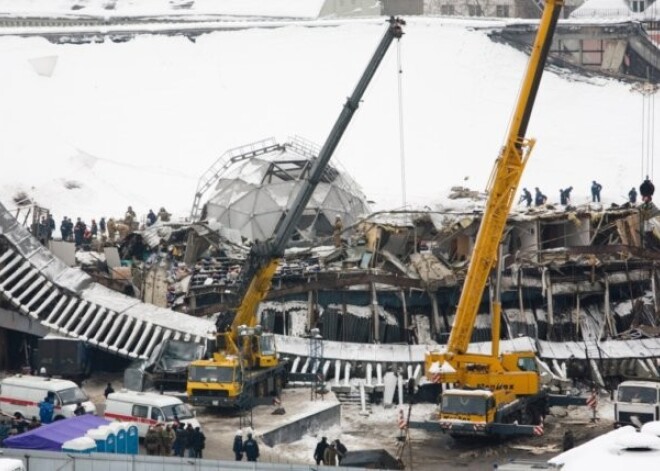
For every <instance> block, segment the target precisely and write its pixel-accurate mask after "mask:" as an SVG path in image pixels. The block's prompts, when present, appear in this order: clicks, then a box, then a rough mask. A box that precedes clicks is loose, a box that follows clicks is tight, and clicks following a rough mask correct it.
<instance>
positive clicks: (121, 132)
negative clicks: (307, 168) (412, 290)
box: [0, 18, 657, 222]
mask: <svg viewBox="0 0 660 471" xmlns="http://www.w3.org/2000/svg"><path fill="white" fill-rule="evenodd" d="M335 24H336V23H335ZM487 24H488V23H486V22H474V21H473V22H470V21H467V20H465V21H463V20H456V19H453V20H443V19H432V18H431V19H427V18H415V19H411V20H409V21H408V26H407V27H406V30H405V31H406V34H405V36H404V37H403V39H402V41H401V50H400V53H401V59H402V64H403V77H402V80H403V117H404V123H405V125H404V129H405V141H404V142H405V159H404V160H405V177H406V188H407V202H408V203H409V204H414V205H419V206H423V205H429V206H433V205H434V203H436V202H438V201H442V200H443V199H444V198H445V197H446V195H447V190H448V188H449V187H451V186H453V185H457V184H463V185H467V186H470V187H472V188H473V189H483V188H484V187H485V186H486V182H487V178H488V176H489V174H490V171H491V168H492V165H493V162H494V159H495V158H496V156H497V154H498V151H499V149H500V147H501V145H502V142H503V139H504V136H505V131H506V129H507V125H508V121H509V118H510V115H511V112H512V109H513V107H514V102H515V99H516V95H517V91H518V87H519V84H520V82H521V79H522V75H523V71H524V68H525V65H526V62H527V56H526V55H525V54H523V53H521V52H519V51H517V50H514V49H512V48H510V47H508V46H506V45H502V44H496V43H494V42H492V41H491V40H490V39H489V38H488V37H487V30H484V29H479V28H477V27H478V26H480V27H483V26H487ZM384 29H385V24H384V20H364V21H345V22H342V23H339V26H333V27H327V28H308V27H305V26H304V23H301V24H300V25H291V26H286V27H282V28H274V29H245V30H240V31H228V32H218V33H213V34H207V35H204V36H201V37H200V38H198V39H197V41H196V42H191V41H189V40H188V39H186V38H185V37H158V36H142V37H138V38H137V39H135V40H133V41H129V42H127V43H121V44H115V43H112V42H109V41H107V42H105V43H102V44H86V45H53V44H50V43H48V42H47V41H46V40H44V39H41V38H27V39H22V38H16V37H3V38H1V39H0V60H1V61H2V65H3V67H2V68H1V71H0V88H1V91H0V97H1V101H2V103H3V112H2V113H0V129H2V139H1V140H0V156H2V162H3V164H4V168H3V172H1V173H0V185H1V186H0V201H2V202H3V203H4V204H5V205H6V206H8V207H12V206H13V201H12V198H13V197H14V196H15V195H16V194H17V193H18V192H20V191H24V192H26V193H28V194H29V195H30V196H32V197H34V198H35V199H36V201H37V202H39V203H41V204H42V205H45V206H47V207H50V208H51V209H52V211H53V212H54V214H55V218H56V220H57V221H58V222H59V219H61V217H62V216H64V215H66V216H69V217H76V216H82V217H84V218H86V219H88V220H89V218H92V217H97V218H98V217H100V216H101V215H106V216H120V215H123V213H124V211H125V209H126V206H127V205H129V204H132V205H133V207H134V209H135V210H136V211H137V212H138V214H140V215H144V214H146V212H147V211H148V210H149V209H154V210H155V211H157V210H158V208H159V207H160V206H165V207H166V208H167V209H168V210H169V211H171V212H174V213H175V215H180V216H185V215H187V214H188V212H189V209H190V207H191V205H192V200H193V196H194V190H195V187H196V183H197V179H198V178H199V176H200V175H201V173H202V172H203V171H204V170H205V169H206V168H208V167H209V166H210V165H211V164H212V163H213V162H214V161H215V159H217V158H218V156H220V155H221V154H222V153H223V152H225V151H226V150H227V149H229V148H232V147H235V146H239V145H244V144H248V143H251V142H253V141H256V140H260V139H262V138H265V137H269V136H275V137H277V138H278V139H281V140H283V139H285V138H286V137H287V136H290V135H300V136H303V137H306V138H308V139H311V140H313V141H315V142H317V143H319V144H321V143H323V141H324V140H325V138H326V137H327V134H328V133H329V130H330V128H331V127H332V125H333V123H334V121H335V119H336V118H337V116H338V114H339V112H340V110H341V106H342V105H343V103H344V101H345V97H346V96H348V94H350V92H351V91H352V89H353V87H354V85H355V83H356V81H357V79H358V78H359V76H360V75H361V73H362V72H363V69H364V67H365V66H366V64H367V61H368V60H369V58H370V57H371V54H372V52H373V50H374V48H375V46H376V44H377V43H378V41H379V40H380V38H381V36H382V34H383V32H384ZM39 58H42V59H43V58H51V59H50V61H51V62H52V61H53V58H56V59H55V65H54V69H53V71H52V74H50V75H48V74H47V75H40V74H39V73H37V70H41V69H39V67H38V66H37V65H35V64H37V63H38V62H39V61H37V62H35V59H39ZM41 62H42V63H43V62H44V61H43V60H42V61H41ZM45 62H49V60H45ZM42 73H43V71H42ZM643 116H644V113H643V100H642V97H641V96H640V95H639V94H636V93H632V92H631V88H630V86H629V85H626V84H623V83H619V82H616V81H613V80H605V79H589V80H585V79H581V78H578V77H575V76H572V75H570V74H562V75H561V76H560V75H557V74H556V73H554V72H546V73H545V76H544V78H543V81H542V83H541V89H540V92H539V95H538V99H537V104H536V107H535V109H534V112H533V115H532V119H531V123H530V127H529V131H528V135H529V136H532V137H536V138H537V139H538V143H537V145H536V148H535V150H534V154H533V156H532V158H531V160H530V163H529V165H528V167H527V170H526V172H525V174H524V176H523V181H522V184H523V185H524V186H527V187H529V188H530V189H532V188H534V187H535V186H539V187H540V188H541V190H542V191H544V192H545V193H546V194H547V195H548V196H549V197H550V201H554V200H558V198H559V189H560V188H562V187H567V186H569V185H571V186H573V187H574V188H575V190H574V191H573V195H572V196H573V201H574V202H575V203H580V202H584V201H586V200H587V199H588V194H589V187H590V185H591V181H592V180H593V179H596V180H598V181H599V182H601V183H602V184H603V187H604V189H603V199H604V201H605V202H609V201H616V202H623V201H625V195H626V194H627V193H628V190H629V189H630V188H631V187H632V186H633V185H635V186H637V185H639V183H640V182H641V177H642V174H643V173H644V171H645V170H644V169H643V168H642V161H643V160H644V159H643V157H645V156H646V154H647V153H646V152H645V151H644V149H647V148H649V147H648V143H649V142H652V141H653V139H654V138H655V136H656V135H657V130H656V129H655V127H653V133H652V136H648V134H647V135H646V136H644V137H643V134H642V126H643V124H644V122H643ZM398 117H399V110H398V93H397V50H396V45H394V46H393V47H392V48H391V50H390V51H389V53H388V55H387V57H386V58H385V60H384V62H383V64H382V65H381V67H380V69H379V72H378V73H377V75H376V77H375V79H374V81H373V83H372V84H371V86H370V87H369V89H368V90H367V93H366V95H365V97H364V101H363V104H362V106H361V108H360V109H359V110H358V111H357V113H356V115H355V118H354V119H353V122H352V123H351V125H350V127H349V129H348V131H347V132H346V134H345V136H344V139H343V140H342V142H341V143H340V145H339V147H338V149H337V152H336V154H335V156H334V157H333V162H334V163H340V164H341V165H342V166H343V167H345V168H346V169H347V170H348V171H349V172H350V173H351V174H352V175H353V176H354V178H355V179H356V180H357V182H358V183H360V184H361V185H362V187H363V189H364V191H365V193H366V194H367V196H368V197H369V198H370V199H372V200H374V201H375V202H376V208H377V209H382V208H397V207H400V206H401V205H402V200H403V198H402V192H401V160H402V159H401V153H400V151H399V148H400V146H399V119H398Z"/></svg>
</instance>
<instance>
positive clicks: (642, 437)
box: [549, 426, 660, 471]
mask: <svg viewBox="0 0 660 471" xmlns="http://www.w3.org/2000/svg"><path fill="white" fill-rule="evenodd" d="M635 448H637V450H638V451H632V450H631V449H635ZM643 449H647V451H641V450H643ZM659 460H660V438H658V437H656V436H654V435H652V434H650V433H647V432H637V431H636V430H635V428H634V427H632V426H626V427H621V428H619V429H616V430H613V431H611V432H608V433H606V434H604V435H601V436H600V437H597V438H594V439H593V440H591V441H588V442H587V443H584V444H582V445H580V446H578V447H576V448H573V449H571V450H568V451H565V452H564V453H561V454H560V455H558V456H556V457H554V458H552V459H551V460H549V463H552V464H557V465H563V467H562V468H561V469H562V471H577V470H580V471H583V470H585V469H594V470H598V471H615V470H616V471H620V470H621V469H633V468H635V469H637V470H639V471H646V470H649V471H650V470H652V469H657V465H658V462H659Z"/></svg>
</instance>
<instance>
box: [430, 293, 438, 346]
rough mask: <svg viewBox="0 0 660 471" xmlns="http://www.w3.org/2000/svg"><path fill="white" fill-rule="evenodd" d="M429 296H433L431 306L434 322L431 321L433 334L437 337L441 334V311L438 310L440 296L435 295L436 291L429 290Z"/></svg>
mask: <svg viewBox="0 0 660 471" xmlns="http://www.w3.org/2000/svg"><path fill="white" fill-rule="evenodd" d="M429 296H430V297H431V308H432V309H433V322H432V323H431V330H432V331H433V332H432V333H433V335H435V336H436V338H437V337H438V336H439V335H440V330H441V329H440V313H439V311H438V298H437V297H436V295H435V291H429Z"/></svg>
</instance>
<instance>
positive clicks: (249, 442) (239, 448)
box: [232, 430, 259, 461]
mask: <svg viewBox="0 0 660 471" xmlns="http://www.w3.org/2000/svg"><path fill="white" fill-rule="evenodd" d="M232 451H233V452H234V457H235V458H236V461H242V460H243V455H245V458H246V459H247V460H248V461H257V460H258V459H259V444H258V443H257V441H256V440H255V439H254V438H252V433H250V432H248V434H247V439H246V440H245V441H243V432H242V431H241V430H239V431H238V432H236V435H235V436H234V444H233V446H232Z"/></svg>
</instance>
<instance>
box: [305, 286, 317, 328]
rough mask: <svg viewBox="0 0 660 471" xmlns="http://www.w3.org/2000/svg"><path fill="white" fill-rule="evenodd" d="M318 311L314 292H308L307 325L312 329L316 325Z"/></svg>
mask: <svg viewBox="0 0 660 471" xmlns="http://www.w3.org/2000/svg"><path fill="white" fill-rule="evenodd" d="M315 313H316V311H315V310H314V292H313V291H311V290H310V291H308V292H307V327H308V328H309V329H310V330H311V329H313V328H314V326H315V325H316V321H317V319H316V315H315Z"/></svg>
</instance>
